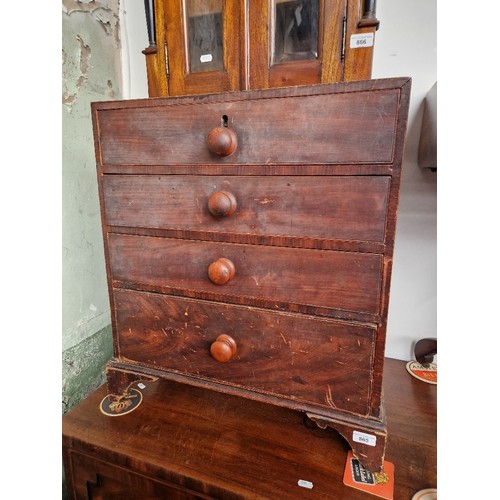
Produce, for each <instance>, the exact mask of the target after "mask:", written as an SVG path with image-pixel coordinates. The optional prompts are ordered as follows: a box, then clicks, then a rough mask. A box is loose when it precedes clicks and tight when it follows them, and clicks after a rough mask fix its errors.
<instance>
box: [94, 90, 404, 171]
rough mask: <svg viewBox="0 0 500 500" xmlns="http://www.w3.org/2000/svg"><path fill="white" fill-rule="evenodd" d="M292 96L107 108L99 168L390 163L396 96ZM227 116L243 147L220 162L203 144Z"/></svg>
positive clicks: (395, 92)
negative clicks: (212, 164)
mask: <svg viewBox="0 0 500 500" xmlns="http://www.w3.org/2000/svg"><path fill="white" fill-rule="evenodd" d="M297 88H298V89H300V87H297ZM288 94H289V95H288V97H284V96H283V95H282V96H280V97H279V98H272V96H266V98H265V99H260V100H259V102H258V103H256V102H255V101H254V100H253V99H252V97H253V96H250V95H248V96H246V98H244V99H241V100H240V99H239V98H238V96H237V95H234V94H233V95H232V96H229V97H226V98H225V99H224V98H221V99H220V101H219V102H211V101H213V100H214V98H212V99H205V100H204V99H203V98H198V100H196V101H193V102H192V103H191V102H190V101H189V100H187V101H186V100H183V101H181V102H179V101H178V100H175V99H172V100H168V99H160V100H159V102H156V104H157V105H156V106H151V105H148V104H146V103H145V102H143V105H142V106H141V105H139V106H134V107H130V108H129V109H114V110H113V112H109V111H106V110H105V109H102V110H101V111H100V112H99V118H98V119H99V126H98V130H99V144H100V148H101V159H102V164H105V165H106V164H114V165H116V164H125V165H131V164H132V165H173V164H174V165H175V164H194V165H196V164H198V165H199V164H210V163H223V164H224V163H225V164H228V163H229V164H256V165H259V164H272V163H291V164H308V163H329V164H332V163H337V164H345V163H371V164H377V163H390V162H391V161H392V159H393V150H394V141H395V127H396V119H397V111H398V107H399V94H400V93H399V89H387V90H380V91H377V92H371V91H365V92H359V93H353V92H345V93H338V94H337V95H336V97H335V100H332V99H331V96H330V95H328V94H316V95H311V94H310V95H308V96H305V95H302V96H301V95H298V94H297V95H295V96H294V95H293V93H291V92H289V93H288ZM254 95H258V94H254ZM158 104H162V105H161V106H158ZM193 104H195V106H193ZM223 116H227V117H228V126H229V127H230V128H231V129H232V130H233V131H234V132H235V133H236V135H237V138H238V148H237V149H236V151H235V152H234V153H233V154H232V155H231V156H228V157H217V156H215V155H213V154H212V153H210V151H209V149H208V146H207V143H206V138H207V135H208V133H209V132H210V131H211V130H212V129H213V128H214V127H218V126H220V125H221V121H222V117H223ZM145 124H147V126H144V125H145ZM291 144H293V147H290V145H291Z"/></svg>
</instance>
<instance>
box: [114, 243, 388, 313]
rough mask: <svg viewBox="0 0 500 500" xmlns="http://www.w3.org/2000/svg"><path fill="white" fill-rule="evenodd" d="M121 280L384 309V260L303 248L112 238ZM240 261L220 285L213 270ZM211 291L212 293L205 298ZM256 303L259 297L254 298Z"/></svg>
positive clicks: (351, 308)
mask: <svg viewBox="0 0 500 500" xmlns="http://www.w3.org/2000/svg"><path fill="white" fill-rule="evenodd" d="M109 257H110V268H111V274H112V276H113V278H114V279H115V280H120V281H127V280H128V281H132V282H133V281H135V282H138V283H145V284H151V285H158V286H164V287H171V288H175V289H184V288H185V289H188V290H194V291H199V292H204V293H205V294H207V293H213V294H223V295H225V296H226V297H227V300H229V301H231V295H234V296H237V297H248V298H250V299H251V298H252V297H255V298H258V299H265V300H267V301H268V302H269V306H270V307H272V306H273V301H280V302H290V303H294V304H303V305H313V306H322V307H328V308H331V309H342V310H348V311H359V312H363V313H371V314H377V313H378V309H379V302H380V279H381V276H382V257H381V256H380V255H377V254H362V253H353V252H325V251H322V250H308V249H297V248H279V247H266V246H263V245H240V244H235V243H218V242H207V241H194V240H181V239H173V238H154V237H148V236H129V235H122V234H110V235H109ZM219 258H226V259H229V260H230V261H232V262H233V264H234V266H235V268H236V272H235V276H234V278H233V279H232V280H231V281H229V282H228V283H226V284H224V285H216V284H214V283H212V282H211V281H210V280H209V278H208V267H209V266H210V264H211V263H212V262H214V261H216V260H217V259H219ZM205 296H206V295H205ZM250 303H251V302H250Z"/></svg>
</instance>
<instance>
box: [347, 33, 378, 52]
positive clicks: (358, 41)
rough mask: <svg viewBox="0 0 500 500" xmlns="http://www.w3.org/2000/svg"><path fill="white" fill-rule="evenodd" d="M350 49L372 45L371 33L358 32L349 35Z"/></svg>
mask: <svg viewBox="0 0 500 500" xmlns="http://www.w3.org/2000/svg"><path fill="white" fill-rule="evenodd" d="M349 47H350V48H351V49H361V48H363V47H373V33H358V34H355V35H351V42H350V44H349Z"/></svg>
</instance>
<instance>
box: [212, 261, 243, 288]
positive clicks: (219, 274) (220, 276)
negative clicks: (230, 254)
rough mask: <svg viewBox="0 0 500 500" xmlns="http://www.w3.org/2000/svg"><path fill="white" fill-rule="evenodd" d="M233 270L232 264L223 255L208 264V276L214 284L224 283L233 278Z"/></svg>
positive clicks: (234, 270) (234, 269)
mask: <svg viewBox="0 0 500 500" xmlns="http://www.w3.org/2000/svg"><path fill="white" fill-rule="evenodd" d="M235 272H236V268H235V267H234V264H233V263H232V262H231V261H230V260H229V259H225V258H224V257H222V258H220V259H217V260H216V261H215V262H212V263H211V264H210V265H209V266H208V277H209V278H210V281H211V282H212V283H215V284H216V285H224V284H226V283H227V282H228V281H230V280H231V279H232V278H233V276H234V273H235Z"/></svg>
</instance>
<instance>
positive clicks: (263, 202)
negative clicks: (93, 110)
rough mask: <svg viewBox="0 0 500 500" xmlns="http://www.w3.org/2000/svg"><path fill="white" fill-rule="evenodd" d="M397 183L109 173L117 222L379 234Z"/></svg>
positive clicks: (360, 236)
mask: <svg viewBox="0 0 500 500" xmlns="http://www.w3.org/2000/svg"><path fill="white" fill-rule="evenodd" d="M389 187H390V177H389V176H324V177H311V176H276V177H270V176H251V177H249V176H246V177H245V176H203V175H200V176H192V175H191V176H189V175H160V176H158V175H105V176H104V178H103V193H104V208H105V213H106V220H107V223H108V224H109V225H111V226H113V225H114V226H125V227H142V228H155V229H179V230H188V231H202V232H217V233H238V234H255V235H271V236H286V237H296V238H318V239H335V240H358V241H376V242H383V241H384V235H385V223H386V211H387V201H388V193H389ZM230 197H231V198H232V199H231V201H230V200H229V198H230ZM231 203H234V207H233V206H232V205H231ZM231 208H233V210H232V211H231V210H230V209H231ZM210 210H212V212H211V211H210ZM225 210H227V213H226V211H225Z"/></svg>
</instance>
